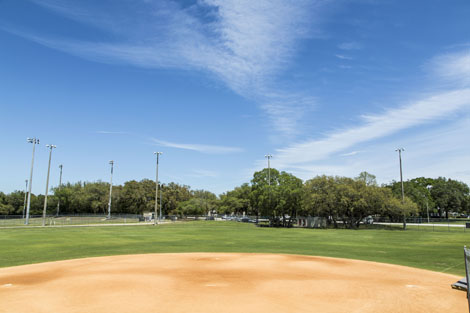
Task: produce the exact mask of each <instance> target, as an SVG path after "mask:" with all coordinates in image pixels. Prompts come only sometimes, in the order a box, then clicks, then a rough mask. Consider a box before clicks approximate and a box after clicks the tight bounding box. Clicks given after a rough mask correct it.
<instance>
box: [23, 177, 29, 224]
mask: <svg viewBox="0 0 470 313" xmlns="http://www.w3.org/2000/svg"><path fill="white" fill-rule="evenodd" d="M25 182H26V188H25V189H24V201H23V219H24V212H25V210H26V197H27V196H28V180H27V179H26V180H25Z"/></svg>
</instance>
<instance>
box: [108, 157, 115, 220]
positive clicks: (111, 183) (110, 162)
mask: <svg viewBox="0 0 470 313" xmlns="http://www.w3.org/2000/svg"><path fill="white" fill-rule="evenodd" d="M109 164H110V165H111V179H110V181H109V202H108V219H111V197H112V194H113V170H114V161H113V160H111V161H109Z"/></svg>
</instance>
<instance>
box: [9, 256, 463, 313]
mask: <svg viewBox="0 0 470 313" xmlns="http://www.w3.org/2000/svg"><path fill="white" fill-rule="evenodd" d="M459 278H461V277H458V276H454V275H447V274H442V273H437V272H431V271H426V270H420V269H415V268H409V267H403V266H397V265H389V264H383V263H374V262H366V261H357V260H347V259H335V258H324V257H313V256H299V255H271V254H242V253H230V254H229V253H186V254H184V253H182V254H146V255H122V256H111V257H99V258H88V259H76V260H69V261H59V262H49V263H41V264H33V265H25V266H17V267H9V268H1V269H0V312H2V313H3V312H9V313H19V312H29V313H36V312H61V313H72V312H90V313H105V312H113V313H120V312H126V313H132V312H135V313H147V312H165V313H173V312H175V313H176V312H181V313H183V312H185V313H187V312H195V313H198V312H201V313H202V312H204V313H210V312H227V313H231V312H233V313H235V312H236V313H241V312H243V313H249V312H259V313H268V312H269V313H276V312H283V313H285V312H440V313H442V312H453V313H456V312H457V313H458V312H462V313H463V312H467V310H468V308H467V302H466V299H465V293H464V292H462V291H456V290H453V289H451V287H450V284H451V283H453V282H455V281H457V280H458V279H459Z"/></svg>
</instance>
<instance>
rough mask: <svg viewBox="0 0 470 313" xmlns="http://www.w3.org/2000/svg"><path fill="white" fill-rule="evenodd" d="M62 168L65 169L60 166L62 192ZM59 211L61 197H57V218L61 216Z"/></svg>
mask: <svg viewBox="0 0 470 313" xmlns="http://www.w3.org/2000/svg"><path fill="white" fill-rule="evenodd" d="M62 167H63V165H62V164H60V165H59V169H60V176H59V191H60V188H61V187H62ZM59 210H60V197H57V213H56V216H59Z"/></svg>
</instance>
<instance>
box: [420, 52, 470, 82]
mask: <svg viewBox="0 0 470 313" xmlns="http://www.w3.org/2000/svg"><path fill="white" fill-rule="evenodd" d="M427 67H428V68H430V70H431V71H432V72H433V74H434V75H436V76H438V77H441V78H442V79H445V80H447V81H448V82H450V83H451V84H454V85H455V84H458V85H460V86H470V49H467V50H464V51H461V52H457V53H449V54H445V55H441V56H438V57H436V58H434V59H432V60H431V62H429V63H428V64H427Z"/></svg>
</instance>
